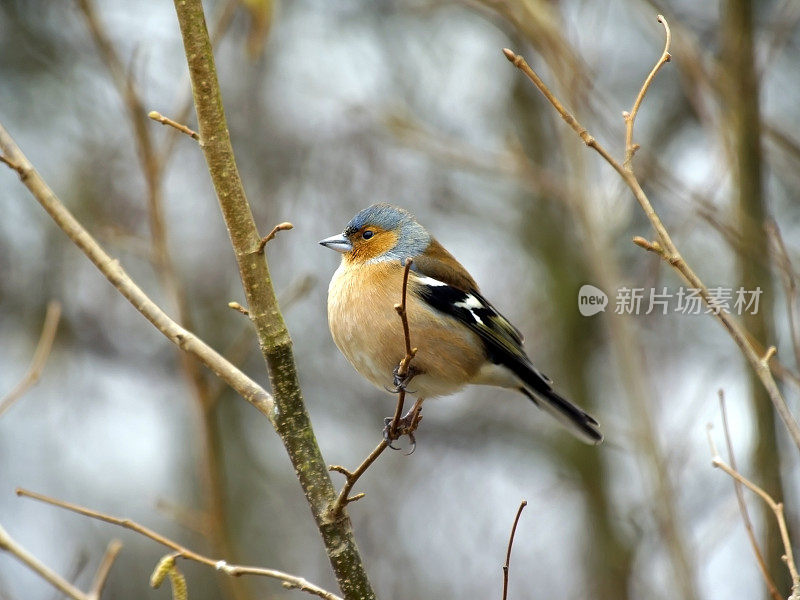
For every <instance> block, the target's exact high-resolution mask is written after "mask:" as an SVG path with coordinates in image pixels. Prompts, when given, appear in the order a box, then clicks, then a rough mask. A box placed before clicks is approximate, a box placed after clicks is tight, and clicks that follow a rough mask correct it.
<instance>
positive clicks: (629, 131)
mask: <svg viewBox="0 0 800 600" xmlns="http://www.w3.org/2000/svg"><path fill="white" fill-rule="evenodd" d="M658 22H659V23H661V24H662V25H663V26H664V31H665V33H666V40H665V41H664V51H663V52H662V53H661V57H660V58H659V59H658V61H656V64H655V66H654V67H653V68H652V70H651V71H650V74H649V75H648V76H647V78H646V79H645V80H644V83H643V84H642V87H641V89H640V90H639V93H638V94H637V96H636V100H634V102H633V107H632V108H631V110H630V111H626V112H624V113H623V117H624V119H625V162H624V163H623V166H624V167H625V168H626V169H628V170H631V169H633V165H632V161H633V155H634V154H635V153H636V150H637V148H638V146H637V145H636V144H634V143H633V124H634V122H635V121H636V115H637V114H638V113H639V107H640V106H641V105H642V101H643V100H644V95H645V94H646V93H647V90H648V89H649V88H650V84H651V83H652V82H653V79H655V76H656V73H658V71H659V69H661V67H663V66H664V65H665V64H666V63H668V62H669V61H670V58H671V56H670V54H669V46H670V43H671V42H672V32H671V31H670V29H669V23H667V20H666V19H665V18H664V17H663V16H661V15H658Z"/></svg>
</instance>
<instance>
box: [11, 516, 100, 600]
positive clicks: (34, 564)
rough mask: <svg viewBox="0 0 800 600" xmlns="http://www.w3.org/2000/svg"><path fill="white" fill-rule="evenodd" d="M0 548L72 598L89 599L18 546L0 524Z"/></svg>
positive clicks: (74, 599) (78, 599) (77, 599)
mask: <svg viewBox="0 0 800 600" xmlns="http://www.w3.org/2000/svg"><path fill="white" fill-rule="evenodd" d="M0 550H2V551H5V552H8V553H10V554H11V555H12V556H14V558H16V559H17V560H18V561H20V562H21V563H22V564H24V565H25V566H26V567H28V568H29V569H30V570H31V571H33V572H34V573H36V574H37V575H39V576H40V577H41V578H42V579H44V580H45V581H47V583H49V584H50V585H52V586H53V587H54V588H56V589H57V590H58V591H60V592H61V593H62V594H64V595H65V596H69V597H70V598H72V600H90V598H89V596H87V595H86V594H84V593H83V592H82V591H81V590H79V589H78V588H76V587H75V586H74V585H72V584H71V583H70V582H69V581H67V580H66V579H64V578H63V577H61V575H59V574H58V573H56V572H55V571H53V570H52V569H51V568H50V567H48V566H47V565H45V564H44V563H43V562H42V561H40V560H39V559H38V558H36V557H35V556H34V555H33V554H31V553H30V552H28V551H27V550H26V549H25V548H23V547H22V546H20V545H19V544H18V543H17V542H16V540H14V538H12V537H11V536H10V535H8V532H7V531H6V530H5V529H4V528H3V526H2V525H0Z"/></svg>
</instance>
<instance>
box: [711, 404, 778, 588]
mask: <svg viewBox="0 0 800 600" xmlns="http://www.w3.org/2000/svg"><path fill="white" fill-rule="evenodd" d="M718 394H719V410H720V413H721V414H722V431H723V432H724V433H725V445H726V446H727V447H728V458H729V460H730V461H731V468H732V469H733V470H735V471H736V470H738V468H737V466H736V456H735V455H734V453H733V443H732V442H731V433H730V430H729V428H728V411H727V410H726V408H725V392H723V391H722V390H719V392H718ZM733 488H734V490H736V501H737V502H738V504H739V512H740V513H741V515H742V521H743V522H744V528H745V531H746V532H747V538H748V539H749V540H750V547H751V548H752V549H753V553H754V554H755V555H756V562H757V563H758V569H759V571H761V576H762V577H763V578H764V583H766V584H767V589H768V590H769V594H770V596H772V599H773V600H783V597H782V596H781V595H780V593H779V592H778V588H777V587H776V586H775V582H774V581H773V579H772V577H771V576H770V574H769V569H768V568H767V563H766V561H765V560H764V555H763V554H762V553H761V548H759V546H758V540H756V534H755V532H754V531H753V523H752V522H751V521H750V515H749V513H748V512H747V503H746V502H745V501H744V493H743V492H742V484H741V483H739V481H737V480H736V479H734V480H733Z"/></svg>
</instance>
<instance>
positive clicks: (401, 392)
mask: <svg viewBox="0 0 800 600" xmlns="http://www.w3.org/2000/svg"><path fill="white" fill-rule="evenodd" d="M412 262H413V261H412V260H411V259H410V258H408V259H406V265H405V270H404V271H403V288H402V295H401V296H400V303H399V304H395V306H394V308H395V310H396V311H397V314H398V315H399V316H400V320H401V321H402V323H403V339H404V340H405V352H406V353H405V356H404V357H403V359H402V360H401V361H400V364H399V366H398V368H397V376H398V378H399V379H401V380H403V381H404V382H405V383H406V384H407V383H408V379H407V376H408V374H409V368H410V366H411V360H412V359H413V358H414V355H415V354H416V353H417V349H416V348H412V347H411V333H410V331H409V327H408V315H407V313H406V296H407V294H408V272H409V271H410V270H411V263H412ZM398 387H399V389H398V391H397V408H396V409H395V413H394V417H393V418H392V422H391V424H390V425H389V426H388V428H387V432H386V433H387V435H386V438H387V439H384V440H382V441H381V443H380V444H378V445H377V446H376V447H375V449H374V450H373V451H372V452H371V453H370V454H369V456H367V458H365V459H364V462H362V463H361V464H360V465H359V466H358V468H356V470H355V471H348V470H347V469H345V468H344V467H342V466H341V465H332V466H330V467H329V470H331V471H336V472H337V473H341V474H343V475H344V476H345V478H346V480H345V482H344V485H343V486H342V489H341V491H340V492H339V495H338V496H337V498H336V502H334V503H333V504H332V505H331V508H330V514H331V517H332V518H333V519H336V518H338V517H339V516H340V515H341V514H342V511H343V510H344V507H345V506H347V505H348V504H349V503H350V502H354V501H356V500H360V499H361V498H363V497H364V494H356V495H355V496H350V492H351V491H352V490H353V486H354V485H355V484H356V482H357V481H358V480H359V478H360V477H361V476H362V475H363V474H364V472H365V471H366V470H367V469H368V468H369V467H370V466H371V465H372V463H374V462H375V461H376V460H378V457H379V456H380V455H381V454H382V453H383V451H384V450H386V448H387V447H389V445H390V443H391V440H394V439H397V437H398V433H413V432H414V430H415V429H416V425H418V424H419V419H418V418H417V417H418V414H417V413H414V416H412V420H411V423H410V425H409V427H408V428H406V429H405V430H403V431H402V432H399V431H398V424H399V421H400V415H401V414H402V412H403V404H404V403H405V397H406V390H405V384H404V385H401V386H398ZM393 436H394V437H393Z"/></svg>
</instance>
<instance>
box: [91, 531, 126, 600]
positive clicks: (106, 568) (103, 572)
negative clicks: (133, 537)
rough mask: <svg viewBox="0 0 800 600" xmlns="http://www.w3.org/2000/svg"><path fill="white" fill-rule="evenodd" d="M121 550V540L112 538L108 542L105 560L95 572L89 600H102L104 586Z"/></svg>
mask: <svg viewBox="0 0 800 600" xmlns="http://www.w3.org/2000/svg"><path fill="white" fill-rule="evenodd" d="M120 550H122V542H120V541H119V540H111V541H110V542H109V543H108V547H107V548H106V552H105V554H104V555H103V560H102V561H101V562H100V566H99V567H97V572H96V573H95V574H94V581H93V582H92V587H91V588H90V590H89V600H100V597H101V596H102V595H103V588H104V587H105V585H106V580H107V579H108V574H109V573H110V572H111V567H112V566H113V565H114V561H115V560H117V555H118V554H119V551H120Z"/></svg>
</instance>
